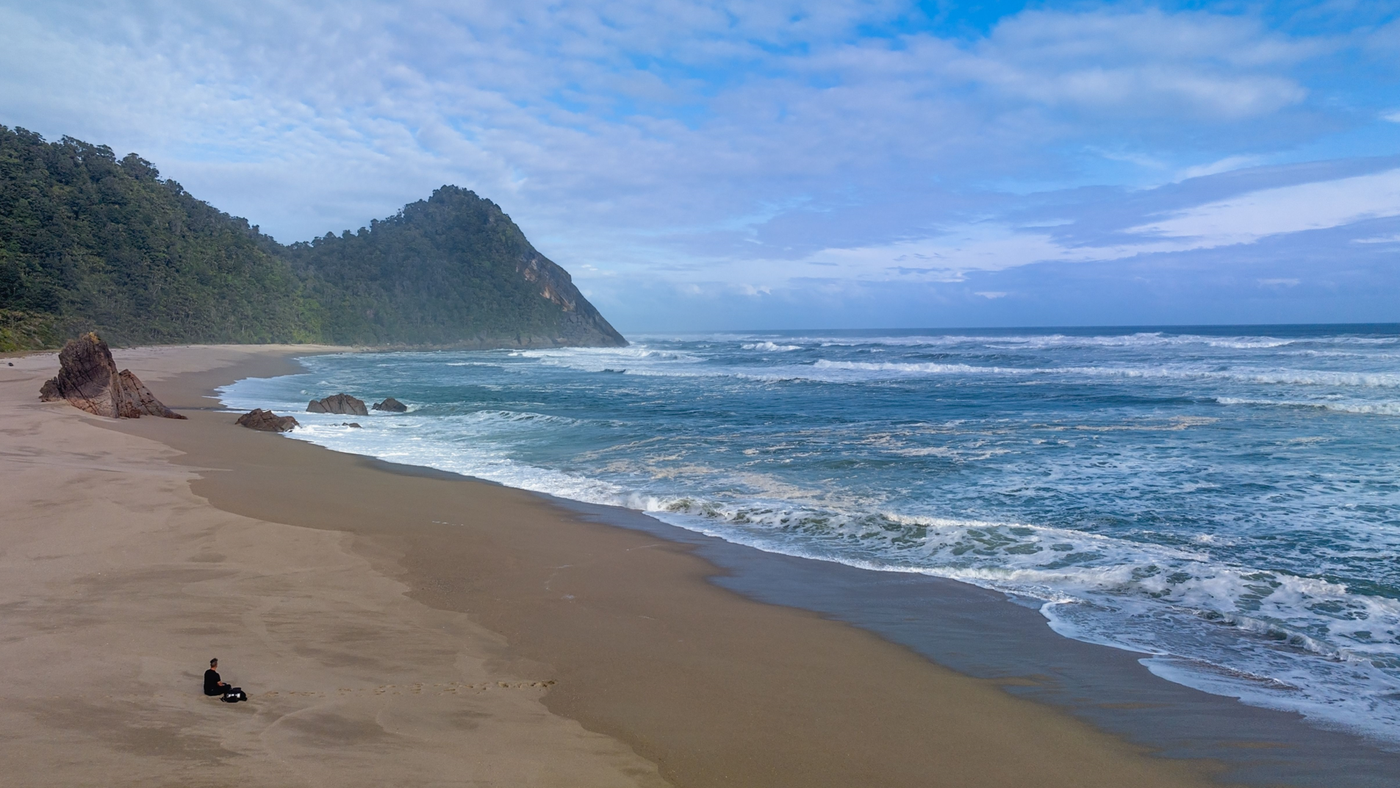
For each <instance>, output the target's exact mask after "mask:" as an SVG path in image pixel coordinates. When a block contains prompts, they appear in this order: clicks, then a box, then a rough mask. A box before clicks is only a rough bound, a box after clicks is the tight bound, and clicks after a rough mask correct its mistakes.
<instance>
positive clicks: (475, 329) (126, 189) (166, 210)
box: [0, 126, 626, 351]
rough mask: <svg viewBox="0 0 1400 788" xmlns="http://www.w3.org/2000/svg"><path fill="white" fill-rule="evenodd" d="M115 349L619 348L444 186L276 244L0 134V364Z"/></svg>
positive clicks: (553, 272)
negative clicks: (380, 214) (10, 357)
mask: <svg viewBox="0 0 1400 788" xmlns="http://www.w3.org/2000/svg"><path fill="white" fill-rule="evenodd" d="M93 330H96V331H99V332H100V333H101V334H102V335H103V336H104V337H106V338H108V339H109V341H111V342H112V343H113V344H116V345H132V344H172V343H213V342H241V343H256V342H330V343H337V344H369V345H380V346H400V347H406V346H443V347H502V346H509V347H538V346H559V345H574V346H576V345H623V344H626V340H625V339H623V337H622V335H621V334H619V333H618V332H617V331H616V330H615V329H613V327H612V326H611V325H609V324H608V322H607V320H605V319H604V318H603V316H602V315H601V314H599V313H598V310H597V309H595V308H594V307H593V305H592V304H590V303H589V302H588V300H587V299H586V298H584V296H583V294H582V293H580V292H579V291H578V288H576V287H575V286H574V284H573V282H572V279H571V278H570V276H569V274H568V272H566V271H565V270H564V269H563V268H561V267H559V266H558V265H556V264H555V263H553V262H551V261H550V260H548V259H547V258H545V257H544V256H543V255H541V254H540V253H539V252H538V251H536V250H535V248H534V247H533V246H531V245H530V243H529V241H528V240H526V238H525V235H524V233H523V232H521V230H520V228H519V227H517V226H516V225H515V223H514V222H513V221H511V219H510V217H509V216H507V215H506V214H505V213H504V212H503V211H501V209H500V207H499V206H497V205H495V204H494V203H492V202H491V201H489V200H485V199H482V198H480V197H478V196H477V195H476V194H474V193H473V192H470V191H467V190H465V189H461V188H458V187H455V186H444V187H442V188H440V189H438V190H437V191H436V192H434V193H433V195H432V197H430V198H429V199H428V200H420V201H418V202H415V203H412V204H410V205H407V206H405V207H404V208H403V210H401V211H399V212H398V213H397V214H396V215H395V216H392V217H389V218H387V219H384V220H382V221H374V222H371V223H370V226H369V227H368V228H361V229H360V230H359V231H358V232H357V233H351V232H349V231H346V232H344V233H342V234H341V235H340V236H335V235H332V234H330V233H327V234H326V235H325V236H324V237H321V238H317V239H315V240H313V241H311V242H309V243H296V244H292V245H290V246H283V245H282V244H279V243H278V242H277V241H275V240H274V239H273V238H271V237H270V236H267V235H264V234H263V233H262V232H261V231H260V230H259V228H258V227H257V226H256V225H250V224H249V223H248V222H247V221H246V220H245V219H241V218H238V217H234V216H230V215H228V214H226V213H223V212H221V211H219V210H217V209H215V208H213V207H212V206H210V205H208V204H207V203H205V202H203V201H201V200H198V199H196V198H195V197H193V196H192V195H190V194H189V193H187V192H186V191H185V190H184V189H183V188H182V187H181V186H180V184H178V183H176V182H175V181H172V180H168V179H162V178H161V177H160V173H159V172H158V171H157V170H156V168H155V167H154V166H152V165H151V163H150V162H148V161H146V160H144V159H142V158H140V157H139V156H137V155H136V154H134V153H133V154H129V155H127V156H126V157H124V158H122V159H120V160H118V159H117V157H116V156H115V154H114V153H113V152H112V150H111V149H110V148H108V147H107V146H105V145H92V144H89V143H86V142H83V141H81V140H75V139H73V138H71V137H64V138H63V139H61V140H59V141H58V142H54V143H48V142H45V141H44V139H43V138H42V137H41V136H40V135H38V134H36V133H34V132H30V131H26V130H24V129H18V128H16V129H9V128H6V127H4V126H0V351H3V350H20V349H33V348H42V347H56V346H57V345H58V344H59V343H61V342H62V340H63V339H65V338H67V337H70V336H73V335H76V334H82V333H85V332H87V331H93Z"/></svg>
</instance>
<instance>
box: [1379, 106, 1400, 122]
mask: <svg viewBox="0 0 1400 788" xmlns="http://www.w3.org/2000/svg"><path fill="white" fill-rule="evenodd" d="M1381 120H1388V121H1390V122H1391V123H1400V109H1397V110H1395V111H1393V112H1387V113H1385V114H1384V115H1382V116H1381Z"/></svg>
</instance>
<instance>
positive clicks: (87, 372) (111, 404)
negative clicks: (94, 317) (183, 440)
mask: <svg viewBox="0 0 1400 788" xmlns="http://www.w3.org/2000/svg"><path fill="white" fill-rule="evenodd" d="M58 363H59V370H58V375H57V376H55V377H53V378H50V379H49V380H48V382H46V383H44V387H43V388H42V389H40V390H39V399H41V400H43V401H44V402H53V401H56V400H61V399H63V400H68V402H69V404H71V405H72V406H73V407H75V408H80V409H82V410H85V411H87V412H88V413H93V414H96V415H98V416H106V417H108V418H113V419H139V418H141V417H142V416H161V417H163V418H167V419H183V418H185V417H184V416H181V415H180V414H178V413H176V412H175V411H173V410H171V409H170V408H167V407H165V405H164V404H163V403H162V402H161V401H160V400H158V399H156V398H155V395H154V394H152V393H151V390H150V389H148V388H146V387H145V386H144V385H143V384H142V383H141V381H140V379H138V378H137V377H136V376H135V375H133V374H131V370H129V369H124V370H122V371H120V372H118V371H117V364H116V362H115V361H113V360H112V351H111V349H109V348H108V347H107V343H106V342H103V341H102V338H101V337H99V336H97V334H95V333H92V332H89V333H87V334H84V335H82V336H80V337H78V338H77V339H71V340H69V341H68V344H66V345H64V346H63V350H62V351H60V352H59V354H58Z"/></svg>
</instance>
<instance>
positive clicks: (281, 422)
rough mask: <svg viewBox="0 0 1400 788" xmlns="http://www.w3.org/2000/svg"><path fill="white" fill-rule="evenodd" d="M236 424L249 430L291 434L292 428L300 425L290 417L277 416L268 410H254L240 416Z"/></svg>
mask: <svg viewBox="0 0 1400 788" xmlns="http://www.w3.org/2000/svg"><path fill="white" fill-rule="evenodd" d="M235 423H236V424H240V425H242V426H244V427H247V428H248V429H250V430H261V431H262V432H291V431H292V429H293V428H294V427H300V426H301V424H299V423H298V422H297V420H296V419H295V418H293V417H291V416H278V415H277V414H276V413H273V412H272V411H270V410H263V409H262V408H254V409H253V410H250V411H248V412H247V413H245V414H243V415H242V416H239V417H238V421H237V422H235Z"/></svg>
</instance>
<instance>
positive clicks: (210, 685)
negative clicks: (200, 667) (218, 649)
mask: <svg viewBox="0 0 1400 788" xmlns="http://www.w3.org/2000/svg"><path fill="white" fill-rule="evenodd" d="M218 667H219V660H218V658H217V657H216V658H214V659H211V660H209V669H208V670H206V671H204V694H205V695H223V694H225V693H228V692H231V691H232V690H233V687H232V686H231V685H228V684H225V683H224V682H222V681H220V680H219V671H218V670H216V668H218Z"/></svg>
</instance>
